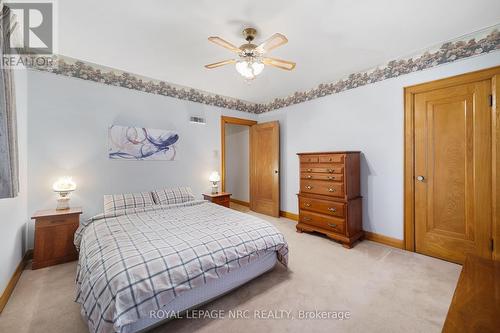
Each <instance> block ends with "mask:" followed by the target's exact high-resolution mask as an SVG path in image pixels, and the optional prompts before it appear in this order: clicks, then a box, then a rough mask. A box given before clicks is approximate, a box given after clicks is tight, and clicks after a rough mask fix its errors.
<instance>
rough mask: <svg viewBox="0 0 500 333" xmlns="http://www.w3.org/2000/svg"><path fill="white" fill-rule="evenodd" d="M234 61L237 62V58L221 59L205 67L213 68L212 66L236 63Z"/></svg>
mask: <svg viewBox="0 0 500 333" xmlns="http://www.w3.org/2000/svg"><path fill="white" fill-rule="evenodd" d="M234 63H236V60H234V59H229V60H224V61H219V62H215V63H213V64H208V65H205V68H208V69H212V68H217V67H220V66H224V65H229V64H234Z"/></svg>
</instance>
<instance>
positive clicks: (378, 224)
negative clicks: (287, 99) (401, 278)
mask: <svg viewBox="0 0 500 333" xmlns="http://www.w3.org/2000/svg"><path fill="white" fill-rule="evenodd" d="M497 65H500V52H493V53H490V54H487V55H482V56H478V57H474V58H469V59H466V60H463V61H457V62H455V63H452V64H447V65H442V66H439V67H435V68H432V69H429V70H425V71H421V72H415V73H411V74H408V75H404V76H400V77H397V78H394V79H389V80H385V81H382V82H378V83H374V84H369V85H366V86H363V87H359V88H356V89H352V90H348V91H345V92H342V93H339V94H335V95H330V96H327V97H323V98H319V99H315V100H312V101H309V102H306V103H302V104H298V105H293V106H290V107H287V108H284V109H280V110H276V111H273V112H269V113H265V114H262V115H260V116H259V122H263V121H271V120H279V121H280V128H281V210H285V211H289V212H292V213H297V211H298V209H297V197H296V193H297V192H298V189H299V163H298V158H297V156H296V153H298V152H307V151H335V150H360V151H362V152H363V157H362V159H361V182H362V195H363V197H364V198H363V228H364V229H365V230H368V231H372V232H376V233H380V234H383V235H386V236H390V237H395V238H399V239H402V238H403V130H404V128H403V111H404V107H403V88H404V87H406V86H410V85H414V84H418V83H422V82H427V81H432V80H436V79H440V78H445V77H448V76H453V75H457V74H462V73H466V72H470V71H474V70H479V69H483V68H487V67H492V66H497Z"/></svg>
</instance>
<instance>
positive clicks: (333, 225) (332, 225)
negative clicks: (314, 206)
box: [328, 223, 337, 228]
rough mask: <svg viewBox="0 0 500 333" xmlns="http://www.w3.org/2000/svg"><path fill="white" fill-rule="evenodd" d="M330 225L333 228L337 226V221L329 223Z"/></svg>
mask: <svg viewBox="0 0 500 333" xmlns="http://www.w3.org/2000/svg"><path fill="white" fill-rule="evenodd" d="M328 225H329V226H330V227H332V228H337V225H336V224H335V223H328Z"/></svg>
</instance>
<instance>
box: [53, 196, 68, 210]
mask: <svg viewBox="0 0 500 333" xmlns="http://www.w3.org/2000/svg"><path fill="white" fill-rule="evenodd" d="M66 209H69V198H57V207H56V210H66Z"/></svg>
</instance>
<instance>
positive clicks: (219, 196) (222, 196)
mask: <svg viewBox="0 0 500 333" xmlns="http://www.w3.org/2000/svg"><path fill="white" fill-rule="evenodd" d="M230 197H231V193H226V192H221V193H215V194H212V193H211V194H208V193H204V194H203V199H205V200H208V201H210V202H213V203H214V204H218V205H221V206H224V207H227V208H229V201H230Z"/></svg>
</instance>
